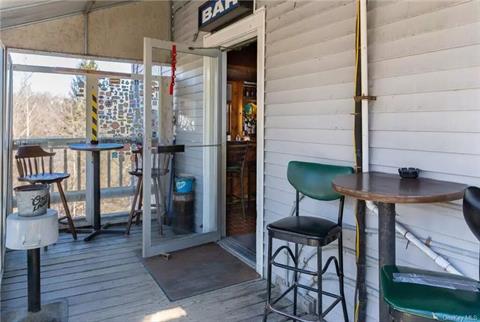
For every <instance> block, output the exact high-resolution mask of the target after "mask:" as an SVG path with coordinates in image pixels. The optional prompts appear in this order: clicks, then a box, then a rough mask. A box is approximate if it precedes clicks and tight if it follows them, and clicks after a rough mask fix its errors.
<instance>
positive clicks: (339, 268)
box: [263, 190, 348, 322]
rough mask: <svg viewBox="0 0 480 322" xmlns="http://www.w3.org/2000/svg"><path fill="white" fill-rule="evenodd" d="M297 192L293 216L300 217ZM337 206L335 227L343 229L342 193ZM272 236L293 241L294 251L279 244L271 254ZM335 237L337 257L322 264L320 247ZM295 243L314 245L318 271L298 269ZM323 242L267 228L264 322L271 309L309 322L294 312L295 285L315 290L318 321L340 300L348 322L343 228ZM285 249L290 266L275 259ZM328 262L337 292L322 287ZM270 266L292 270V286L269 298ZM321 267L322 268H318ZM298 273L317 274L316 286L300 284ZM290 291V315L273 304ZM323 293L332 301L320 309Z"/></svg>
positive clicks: (343, 198)
mask: <svg viewBox="0 0 480 322" xmlns="http://www.w3.org/2000/svg"><path fill="white" fill-rule="evenodd" d="M299 202H300V192H299V191H298V190H296V205H295V216H299V213H300V206H299ZM339 203H340V204H339V209H338V226H340V228H342V222H343V209H344V204H345V197H344V196H341V197H340V202H339ZM273 238H276V239H280V240H284V241H288V242H292V243H295V251H294V253H293V252H292V250H291V249H290V247H289V246H286V245H284V246H281V247H279V248H278V249H277V250H276V251H275V253H274V254H273V256H272V241H273ZM336 239H338V259H337V257H336V256H330V257H329V258H328V259H327V261H326V263H325V266H323V265H322V246H324V245H328V244H330V243H331V242H333V241H334V240H336ZM298 244H303V245H307V246H313V247H317V267H318V269H317V271H316V272H314V271H309V270H305V269H301V268H299V267H298V264H299V263H298V258H299V254H298ZM324 245H321V244H320V243H319V241H318V240H316V239H312V238H309V237H308V236H305V235H300V234H293V233H288V232H285V233H282V232H277V231H272V230H269V231H268V268H267V304H266V307H265V313H264V316H263V321H264V322H265V321H267V317H268V314H270V313H271V312H274V313H277V314H280V315H282V316H285V317H287V318H290V319H293V320H294V321H300V322H311V320H305V319H302V318H301V317H298V316H296V315H297V304H298V303H297V302H298V288H303V289H305V290H308V291H312V292H315V293H317V296H318V299H317V310H318V316H319V320H318V321H320V322H321V321H324V320H323V318H324V317H325V316H326V315H327V314H328V313H330V311H331V310H332V309H333V308H334V307H335V306H336V305H337V304H338V303H342V309H343V316H344V319H345V321H346V322H348V313H347V305H346V301H345V290H344V275H343V236H342V229H340V230H339V232H338V233H337V234H336V235H334V236H333V238H331V240H325V242H324ZM283 249H285V250H286V251H287V253H288V255H289V256H290V258H291V259H292V260H293V263H294V266H289V265H285V264H281V263H277V262H275V258H276V257H277V255H278V254H279V253H280V251H282V250H283ZM331 263H334V265H335V270H336V273H337V276H338V279H339V289H340V295H337V294H333V293H330V292H326V291H324V290H323V289H322V276H323V274H325V272H326V271H327V270H328V268H329V266H330V264H331ZM272 266H275V267H279V268H283V269H286V270H290V271H293V272H294V283H293V285H292V286H290V287H289V288H287V289H286V290H285V291H284V292H283V293H282V294H281V295H280V296H278V297H277V298H276V299H274V300H272ZM320 268H321V269H320ZM299 274H307V275H311V276H316V277H317V288H316V289H315V288H313V287H310V286H307V285H303V284H300V283H299ZM292 290H293V315H292V314H289V313H287V312H284V311H281V310H279V309H277V308H275V307H273V305H275V304H276V303H277V302H278V301H280V300H281V299H282V298H284V297H285V296H286V295H287V294H288V293H290V292H291V291H292ZM322 295H326V296H329V297H331V298H334V299H335V300H334V301H333V303H332V304H330V306H329V307H328V308H327V309H326V310H325V311H323V301H322Z"/></svg>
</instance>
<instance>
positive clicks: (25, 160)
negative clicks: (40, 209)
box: [15, 145, 77, 240]
mask: <svg viewBox="0 0 480 322" xmlns="http://www.w3.org/2000/svg"><path fill="white" fill-rule="evenodd" d="M54 155H55V153H54V152H47V151H45V150H43V149H42V147H40V146H39V145H24V146H20V147H19V148H18V150H17V154H16V155H15V160H16V162H17V170H18V175H19V177H18V181H22V182H28V183H31V184H37V183H40V184H56V185H57V190H58V194H59V195H60V199H61V200H62V204H63V208H64V210H65V217H61V218H59V219H58V220H59V221H61V220H63V219H65V218H66V219H67V222H68V226H69V229H70V232H71V233H72V237H73V239H75V240H76V239H77V231H76V229H75V225H74V224H73V219H72V216H71V215H70V209H69V208H68V203H67V198H66V197H65V192H64V191H63V188H62V181H63V180H65V179H67V178H69V177H70V174H69V173H66V172H65V173H64V172H53V166H52V164H53V156H54ZM47 162H48V163H47ZM46 164H47V165H46ZM45 169H47V170H45ZM48 207H49V208H50V200H48Z"/></svg>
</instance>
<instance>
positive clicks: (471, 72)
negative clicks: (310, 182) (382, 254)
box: [173, 0, 480, 322]
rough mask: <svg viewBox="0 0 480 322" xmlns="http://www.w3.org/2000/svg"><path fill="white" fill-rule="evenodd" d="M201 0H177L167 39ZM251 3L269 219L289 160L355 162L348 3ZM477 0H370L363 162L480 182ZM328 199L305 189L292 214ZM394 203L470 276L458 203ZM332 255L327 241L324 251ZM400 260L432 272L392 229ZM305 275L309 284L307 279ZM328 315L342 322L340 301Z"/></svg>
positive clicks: (371, 287) (372, 290)
mask: <svg viewBox="0 0 480 322" xmlns="http://www.w3.org/2000/svg"><path fill="white" fill-rule="evenodd" d="M200 3H201V2H190V3H188V4H185V2H181V1H178V2H177V1H175V2H174V8H175V9H174V10H177V12H176V14H175V16H174V20H173V21H174V27H175V30H174V32H173V35H174V39H175V40H177V41H182V42H187V43H191V42H192V41H193V39H194V35H195V33H196V30H197V27H196V23H197V20H196V19H197V8H198V5H199V4H200ZM257 5H258V6H265V7H266V12H267V18H266V19H267V21H266V62H265V64H266V70H265V73H266V75H265V76H266V84H265V88H266V93H265V160H264V161H265V173H264V176H265V187H264V190H265V196H264V204H265V208H264V215H265V225H266V224H268V223H270V222H272V221H275V220H278V219H280V218H283V217H285V216H288V215H289V214H290V213H291V211H292V206H293V202H294V191H293V189H292V187H291V186H290V185H289V184H288V182H287V179H286V170H287V164H288V162H289V161H291V160H305V161H313V162H321V163H330V164H339V165H353V162H354V152H353V115H352V113H353V109H354V103H353V100H352V96H353V75H354V42H355V34H354V32H355V2H354V1H353V0H351V1H350V0H349V1H340V0H338V1H337V0H335V1H258V2H257ZM479 5H480V3H479V2H478V1H443V0H439V1H411V2H410V1H383V0H382V1H380V0H379V1H373V0H370V1H369V3H368V9H369V14H368V19H369V22H368V23H369V34H368V37H369V73H370V87H371V88H370V94H371V95H376V96H377V97H378V98H377V101H375V102H372V104H371V107H370V111H371V114H370V120H371V123H370V130H371V131H370V135H371V139H370V143H371V149H370V160H371V168H372V170H379V171H386V172H392V173H394V172H395V171H396V169H397V168H398V167H400V166H417V167H419V168H421V169H422V170H423V173H422V175H424V176H428V177H432V178H438V179H445V180H452V181H457V182H464V183H467V184H472V185H479V186H480V145H479V144H478V142H479V139H480V89H479V87H480V52H479V50H480V31H479V30H480V20H479V19H480V11H479ZM182 6H183V7H182ZM201 36H202V35H200V36H199V37H198V39H200V38H201ZM198 39H197V44H199V43H198ZM336 207H337V204H336V203H334V202H333V203H331V202H329V203H320V202H315V201H312V200H309V199H304V200H303V201H302V203H301V212H302V213H303V214H305V215H311V216H320V217H324V218H330V219H332V220H335V218H336V211H337V208H336ZM353 209H354V200H351V199H347V202H346V213H345V224H344V225H345V233H344V234H345V236H344V239H345V242H344V255H345V273H346V292H347V297H348V299H347V303H348V307H349V316H350V319H352V317H353V302H354V301H353V294H354V281H355V277H356V267H355V251H354V249H355V247H354V244H355V243H354V241H355V232H354V216H353ZM397 210H398V212H399V214H400V216H399V217H398V219H399V220H400V221H401V222H402V223H404V224H405V225H406V226H407V227H408V228H409V229H410V230H411V231H412V232H413V233H415V234H416V235H417V236H419V237H420V238H421V239H423V240H427V239H429V240H431V241H430V245H431V246H432V248H433V249H434V250H435V251H437V252H439V253H440V254H442V255H443V256H445V257H446V258H448V259H449V260H450V261H451V262H452V263H453V264H454V265H455V267H456V268H458V269H459V270H460V271H461V272H463V273H465V274H466V275H468V276H472V277H477V276H476V274H478V273H476V272H478V270H477V265H478V243H477V242H476V241H475V239H474V237H473V235H472V234H471V233H470V231H469V230H468V228H467V226H466V224H465V222H464V221H463V216H462V213H461V204H460V202H453V203H446V204H435V205H422V206H411V205H405V206H398V207H397ZM367 227H368V228H367V234H368V237H367V252H368V253H367V266H368V268H367V291H368V296H369V298H368V307H367V321H368V322H370V321H372V322H374V321H378V317H377V315H378V270H377V254H378V243H377V238H378V235H377V218H376V217H375V216H374V215H372V214H369V215H368V216H367ZM446 227H448V230H447V229H446ZM265 244H266V242H265ZM279 245H280V244H279V243H275V246H279ZM335 253H336V243H335V244H332V245H331V246H329V247H328V248H327V250H326V251H325V254H324V256H325V257H327V256H329V255H334V254H335ZM265 254H266V252H265ZM312 255H313V249H308V248H305V249H304V250H303V251H302V257H303V259H302V262H303V263H305V266H306V267H308V268H311V269H316V267H315V263H316V261H315V258H313V259H311V258H312ZM309 259H310V260H309ZM397 259H398V263H399V264H403V265H409V266H417V267H424V268H429V269H432V270H438V267H436V265H435V264H434V263H433V262H432V260H431V259H429V258H427V257H426V256H425V255H424V254H423V253H421V252H420V251H419V250H417V249H416V248H415V247H413V246H411V245H408V244H407V243H406V241H405V239H403V238H402V237H401V236H397ZM282 260H283V261H285V260H286V257H284V258H283V259H282ZM326 278H327V281H326V282H325V285H326V288H327V290H329V291H332V292H337V282H336V278H335V277H334V276H333V275H332V274H328V275H327V276H326ZM274 280H275V281H276V283H277V284H278V285H280V286H282V287H286V284H287V281H288V280H292V276H291V275H287V274H286V273H285V272H284V271H282V270H274ZM302 282H303V283H306V284H312V283H314V281H313V280H311V279H309V278H303V280H302ZM325 300H326V299H325ZM327 320H328V321H331V322H336V321H341V320H342V315H341V312H340V310H339V308H337V309H335V310H334V311H333V312H331V313H330V314H329V315H328V319H327Z"/></svg>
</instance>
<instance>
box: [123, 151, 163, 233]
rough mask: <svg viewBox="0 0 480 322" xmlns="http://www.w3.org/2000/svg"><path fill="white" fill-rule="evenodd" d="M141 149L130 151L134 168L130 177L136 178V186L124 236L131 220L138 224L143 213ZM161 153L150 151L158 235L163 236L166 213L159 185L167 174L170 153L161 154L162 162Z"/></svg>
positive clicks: (128, 230) (128, 231) (127, 231)
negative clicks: (161, 158) (161, 157)
mask: <svg viewBox="0 0 480 322" xmlns="http://www.w3.org/2000/svg"><path fill="white" fill-rule="evenodd" d="M142 151H143V150H142V148H141V147H140V148H138V149H135V150H133V151H132V153H133V158H134V160H133V161H134V163H133V165H134V167H133V170H131V171H129V173H130V175H132V176H135V177H137V185H136V188H135V194H134V196H133V202H132V207H131V209H130V213H129V215H128V223H127V228H126V230H125V234H126V235H129V234H130V228H131V226H132V223H133V220H136V222H135V223H136V224H137V225H138V224H139V223H140V216H141V214H142V212H143V210H142V199H143V198H142V197H143V169H142V163H143V161H142V156H143V153H142ZM160 155H161V152H160V153H159V149H155V150H152V183H153V193H154V194H155V205H154V207H155V209H156V214H157V221H158V224H159V225H160V234H161V235H163V221H164V215H165V213H166V206H165V204H166V203H165V200H164V193H163V189H162V184H161V181H160V179H161V177H163V176H166V175H167V174H168V173H169V168H168V167H169V164H170V157H171V154H170V153H163V156H164V158H163V161H162V160H160Z"/></svg>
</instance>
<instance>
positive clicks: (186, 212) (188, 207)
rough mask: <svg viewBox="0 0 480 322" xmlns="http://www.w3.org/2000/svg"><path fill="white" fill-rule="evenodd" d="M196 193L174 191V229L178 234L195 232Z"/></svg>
mask: <svg viewBox="0 0 480 322" xmlns="http://www.w3.org/2000/svg"><path fill="white" fill-rule="evenodd" d="M194 207H195V197H194V193H193V192H190V193H175V192H174V193H173V211H174V216H173V231H174V232H175V233H176V234H189V233H193V232H194V223H195V220H194V218H195V217H194V214H195V208H194Z"/></svg>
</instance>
